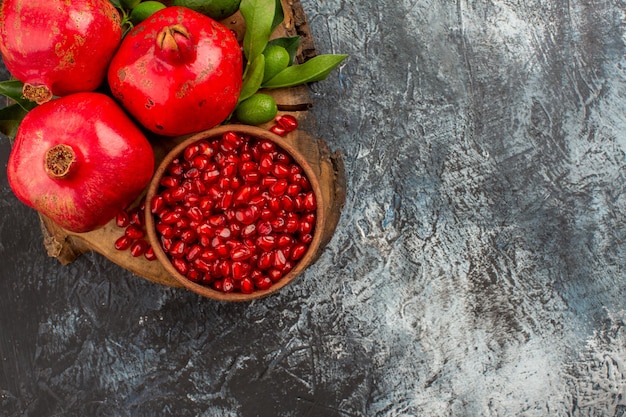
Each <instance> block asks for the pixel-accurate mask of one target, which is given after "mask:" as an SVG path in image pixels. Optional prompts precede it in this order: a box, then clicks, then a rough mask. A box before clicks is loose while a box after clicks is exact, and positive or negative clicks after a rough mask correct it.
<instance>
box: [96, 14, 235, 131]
mask: <svg viewBox="0 0 626 417" xmlns="http://www.w3.org/2000/svg"><path fill="white" fill-rule="evenodd" d="M242 71H243V68H242V53H241V48H240V46H239V44H238V43H237V40H236V38H235V36H234V35H233V33H232V32H231V31H230V30H229V29H227V28H226V27H224V26H223V25H221V24H220V23H218V22H216V21H215V20H213V19H211V18H209V17H207V16H204V15H202V14H200V13H198V12H195V11H193V10H191V9H187V8H185V7H167V8H165V9H162V10H160V11H158V12H156V13H155V14H153V15H152V16H151V17H149V18H148V19H146V20H144V21H143V22H142V23H140V24H139V25H137V26H136V27H135V28H134V29H133V30H132V31H131V32H130V33H129V34H128V35H127V36H126V37H125V38H124V40H123V41H122V44H121V46H120V48H119V50H118V51H117V53H116V54H115V56H114V57H113V60H112V61H111V65H110V67H109V71H108V81H109V85H110V87H111V91H112V93H113V95H114V96H115V97H116V98H117V99H118V100H119V101H120V103H121V104H122V106H123V107H124V108H126V110H128V112H129V113H131V114H132V115H133V116H134V117H135V118H136V119H137V120H138V121H139V122H140V123H141V124H142V125H143V126H144V127H146V128H147V129H149V130H151V131H153V132H155V133H157V134H160V135H164V136H179V135H184V134H188V133H194V132H198V131H201V130H205V129H208V128H211V127H213V126H216V125H218V124H220V123H221V122H223V121H224V120H225V119H226V118H227V117H228V116H229V115H230V113H231V112H232V111H233V110H234V108H235V106H236V105H237V101H238V99H239V93H240V90H241V82H242V80H241V78H242Z"/></svg>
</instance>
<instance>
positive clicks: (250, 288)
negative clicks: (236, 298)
mask: <svg viewBox="0 0 626 417" xmlns="http://www.w3.org/2000/svg"><path fill="white" fill-rule="evenodd" d="M240 290H241V292H242V293H244V294H252V293H253V292H254V283H253V282H252V280H251V279H250V278H247V277H246V278H244V279H242V280H241V286H240Z"/></svg>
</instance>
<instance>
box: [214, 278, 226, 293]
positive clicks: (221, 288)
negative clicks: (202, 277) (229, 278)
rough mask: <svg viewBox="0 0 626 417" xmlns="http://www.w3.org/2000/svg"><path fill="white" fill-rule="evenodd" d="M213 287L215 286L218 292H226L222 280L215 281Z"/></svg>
mask: <svg viewBox="0 0 626 417" xmlns="http://www.w3.org/2000/svg"><path fill="white" fill-rule="evenodd" d="M211 285H212V286H213V289H214V290H216V291H223V290H224V287H223V284H222V280H219V279H218V280H215V281H213V282H212V283H211Z"/></svg>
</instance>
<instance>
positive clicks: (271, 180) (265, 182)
mask: <svg viewBox="0 0 626 417" xmlns="http://www.w3.org/2000/svg"><path fill="white" fill-rule="evenodd" d="M277 182H278V178H276V177H272V176H267V177H263V178H261V185H262V186H263V187H271V186H272V185H274V184H276V183H277Z"/></svg>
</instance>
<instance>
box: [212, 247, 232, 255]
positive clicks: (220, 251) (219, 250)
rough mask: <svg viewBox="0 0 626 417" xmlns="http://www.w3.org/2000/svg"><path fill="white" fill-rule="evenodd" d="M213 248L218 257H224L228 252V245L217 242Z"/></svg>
mask: <svg viewBox="0 0 626 417" xmlns="http://www.w3.org/2000/svg"><path fill="white" fill-rule="evenodd" d="M214 249H215V253H216V254H217V256H218V257H220V258H226V257H227V256H228V254H229V253H230V251H229V249H228V246H227V245H224V244H219V245H217V246H215V247H214Z"/></svg>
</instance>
